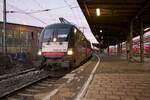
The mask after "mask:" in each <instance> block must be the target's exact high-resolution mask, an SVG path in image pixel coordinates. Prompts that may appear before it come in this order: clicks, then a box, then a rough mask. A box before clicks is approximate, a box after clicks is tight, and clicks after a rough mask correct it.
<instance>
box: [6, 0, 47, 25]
mask: <svg viewBox="0 0 150 100" xmlns="http://www.w3.org/2000/svg"><path fill="white" fill-rule="evenodd" d="M7 4H8V5H9V6H11V7H13V8H15V9H16V10H18V11H21V12H22V14H26V15H28V16H30V17H32V18H34V19H36V20H38V21H39V22H41V23H43V24H47V23H46V22H44V21H42V20H41V19H39V18H37V17H35V16H33V15H31V14H29V13H27V12H25V11H24V10H21V9H19V8H17V7H16V6H14V5H11V4H9V3H7Z"/></svg>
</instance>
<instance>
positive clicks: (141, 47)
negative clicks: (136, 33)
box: [140, 20, 144, 63]
mask: <svg viewBox="0 0 150 100" xmlns="http://www.w3.org/2000/svg"><path fill="white" fill-rule="evenodd" d="M143 31H144V29H143V22H142V20H140V62H141V63H144V42H143Z"/></svg>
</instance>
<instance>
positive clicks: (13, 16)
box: [0, 0, 97, 43]
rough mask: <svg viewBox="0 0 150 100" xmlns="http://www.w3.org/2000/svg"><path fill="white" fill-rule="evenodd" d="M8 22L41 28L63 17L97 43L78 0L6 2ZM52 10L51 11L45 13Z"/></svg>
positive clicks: (0, 8)
mask: <svg viewBox="0 0 150 100" xmlns="http://www.w3.org/2000/svg"><path fill="white" fill-rule="evenodd" d="M6 1H7V11H15V13H7V21H8V22H11V23H19V24H25V25H33V26H41V27H44V26H46V25H49V24H52V23H56V22H59V17H63V18H65V19H67V20H68V21H70V22H71V23H73V24H75V25H76V26H77V27H78V28H80V30H81V31H83V30H84V33H85V35H86V37H87V39H89V40H90V41H91V42H92V43H97V40H96V39H95V38H94V36H93V34H92V32H91V30H90V28H89V25H88V23H87V21H86V19H85V17H84V15H83V13H82V11H81V9H80V7H79V5H78V3H77V1H76V0H6ZM45 9H50V10H49V11H43V12H41V11H42V10H45ZM2 20H3V0H0V21H2Z"/></svg>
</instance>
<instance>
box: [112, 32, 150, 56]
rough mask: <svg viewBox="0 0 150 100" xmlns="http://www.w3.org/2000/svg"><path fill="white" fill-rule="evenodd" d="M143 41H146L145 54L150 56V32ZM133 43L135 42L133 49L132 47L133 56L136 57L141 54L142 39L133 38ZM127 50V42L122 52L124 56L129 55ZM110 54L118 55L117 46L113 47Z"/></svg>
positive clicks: (123, 45)
mask: <svg viewBox="0 0 150 100" xmlns="http://www.w3.org/2000/svg"><path fill="white" fill-rule="evenodd" d="M143 39H144V41H143V42H144V54H145V55H150V31H148V32H146V33H144V36H143ZM132 41H133V47H132V52H133V54H135V55H138V54H140V37H139V36H137V37H135V38H133V39H132ZM126 48H127V44H126V42H123V43H122V50H121V51H122V53H123V54H126V53H127V49H126ZM109 52H110V53H117V46H111V47H110V50H109Z"/></svg>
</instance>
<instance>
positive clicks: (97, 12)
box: [96, 8, 100, 16]
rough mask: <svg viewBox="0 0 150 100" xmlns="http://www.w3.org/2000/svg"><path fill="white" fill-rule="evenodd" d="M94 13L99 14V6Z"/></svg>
mask: <svg viewBox="0 0 150 100" xmlns="http://www.w3.org/2000/svg"><path fill="white" fill-rule="evenodd" d="M96 15H97V16H100V9H99V8H97V9H96Z"/></svg>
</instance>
